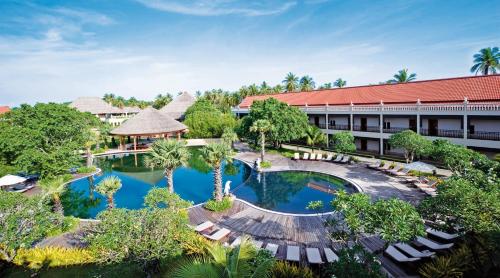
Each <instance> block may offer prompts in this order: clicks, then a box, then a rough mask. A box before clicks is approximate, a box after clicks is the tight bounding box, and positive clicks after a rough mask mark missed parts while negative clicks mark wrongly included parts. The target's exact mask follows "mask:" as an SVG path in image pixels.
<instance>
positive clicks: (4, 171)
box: [0, 163, 18, 177]
mask: <svg viewBox="0 0 500 278" xmlns="http://www.w3.org/2000/svg"><path fill="white" fill-rule="evenodd" d="M16 172H18V169H17V168H16V167H15V166H11V165H5V164H3V163H0V177H3V176H5V175H8V174H15V173H16Z"/></svg>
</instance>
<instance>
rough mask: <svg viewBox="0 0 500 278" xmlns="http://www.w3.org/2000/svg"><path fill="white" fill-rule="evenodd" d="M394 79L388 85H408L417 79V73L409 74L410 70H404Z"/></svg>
mask: <svg viewBox="0 0 500 278" xmlns="http://www.w3.org/2000/svg"><path fill="white" fill-rule="evenodd" d="M393 77H394V79H391V80H389V81H388V83H407V82H410V81H413V80H415V79H416V78H417V74H416V73H411V74H408V69H402V70H400V71H398V73H396V74H395V75H394V76H393Z"/></svg>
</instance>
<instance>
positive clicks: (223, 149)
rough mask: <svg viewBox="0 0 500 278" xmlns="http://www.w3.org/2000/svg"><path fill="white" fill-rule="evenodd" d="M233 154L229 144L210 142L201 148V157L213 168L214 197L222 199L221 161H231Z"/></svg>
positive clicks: (217, 199)
mask: <svg viewBox="0 0 500 278" xmlns="http://www.w3.org/2000/svg"><path fill="white" fill-rule="evenodd" d="M233 156H234V153H233V150H232V149H231V147H230V146H228V145H227V144H224V143H212V144H208V145H207V146H205V147H203V148H202V149H201V159H203V160H204V161H205V162H206V163H207V164H208V165H210V166H212V168H213V169H214V198H215V200H216V201H222V171H221V170H222V162H223V161H224V160H227V162H228V163H230V162H231V161H232V158H233Z"/></svg>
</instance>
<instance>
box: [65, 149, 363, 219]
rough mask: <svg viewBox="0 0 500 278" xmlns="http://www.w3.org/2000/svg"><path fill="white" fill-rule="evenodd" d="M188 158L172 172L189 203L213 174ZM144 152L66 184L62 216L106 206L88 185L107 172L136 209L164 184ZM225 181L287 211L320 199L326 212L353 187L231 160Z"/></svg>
mask: <svg viewBox="0 0 500 278" xmlns="http://www.w3.org/2000/svg"><path fill="white" fill-rule="evenodd" d="M191 152H192V156H191V159H190V161H189V164H188V166H187V167H180V168H178V169H177V170H176V171H175V172H174V191H175V192H176V193H177V194H179V195H180V196H181V197H182V198H183V199H185V200H189V201H191V202H193V203H194V204H198V203H201V202H204V201H206V200H208V199H209V198H211V197H212V192H213V173H212V171H211V169H210V167H209V166H208V165H207V164H205V163H204V162H203V161H202V160H201V159H200V157H199V151H198V150H197V149H191ZM146 156H147V154H128V155H120V156H114V157H100V158H98V159H97V160H96V164H97V166H98V167H99V168H101V169H102V173H101V174H99V175H96V176H94V177H89V178H84V179H81V180H78V181H75V182H73V183H71V184H70V185H69V186H68V190H67V191H66V193H64V195H63V196H62V202H63V206H64V208H65V213H66V214H67V215H74V216H77V217H80V218H94V217H95V216H96V215H97V214H98V213H99V212H101V211H102V210H104V209H105V208H106V199H105V198H104V197H103V196H101V195H100V194H99V193H97V192H95V191H94V190H93V189H94V188H95V186H97V185H98V184H99V182H100V181H101V180H102V179H104V178H105V177H108V176H110V175H115V176H117V177H119V178H120V179H121V181H122V188H121V189H120V190H119V191H118V192H117V193H116V194H115V204H116V206H117V207H119V208H128V209H139V208H142V207H143V202H144V196H145V195H146V194H147V192H148V191H149V190H150V189H151V188H152V187H153V186H157V187H166V179H165V177H164V175H163V170H162V169H153V170H152V169H150V168H147V167H145V166H144V158H145V157H146ZM226 181H231V184H232V187H231V191H232V193H233V194H235V195H236V196H237V197H238V198H240V199H243V200H246V201H248V202H250V203H253V204H255V205H257V206H259V207H262V208H265V209H270V210H276V211H280V212H289V213H314V212H315V211H310V210H307V209H306V206H307V204H308V203H309V201H316V200H321V201H323V203H324V204H325V207H324V208H323V209H321V210H320V211H322V212H323V211H327V210H331V209H330V206H329V203H330V201H331V200H332V199H333V198H334V195H333V194H332V193H333V191H334V190H338V189H344V190H347V191H349V192H351V191H354V189H353V187H352V186H351V185H350V184H349V183H347V182H345V181H344V180H342V179H339V178H336V177H332V176H329V175H323V174H317V173H310V172H296V171H293V172H292V171H289V172H271V173H265V174H257V173H255V172H254V171H252V170H251V169H250V167H248V166H247V165H246V164H244V163H243V162H240V161H237V160H234V161H233V162H232V163H229V164H227V163H225V164H224V166H223V183H225V182H226Z"/></svg>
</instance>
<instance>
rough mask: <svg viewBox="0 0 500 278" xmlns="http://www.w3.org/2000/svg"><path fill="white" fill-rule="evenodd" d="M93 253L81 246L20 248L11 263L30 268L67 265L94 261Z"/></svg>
mask: <svg viewBox="0 0 500 278" xmlns="http://www.w3.org/2000/svg"><path fill="white" fill-rule="evenodd" d="M94 262H95V258H94V256H93V254H92V253H91V252H90V251H89V250H87V249H83V248H62V247H43V248H31V249H20V250H19V252H18V253H17V256H16V258H15V259H14V261H13V263H14V264H16V265H19V266H26V267H28V268H31V269H40V268H42V267H62V266H64V267H67V266H72V265H83V264H90V263H94Z"/></svg>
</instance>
